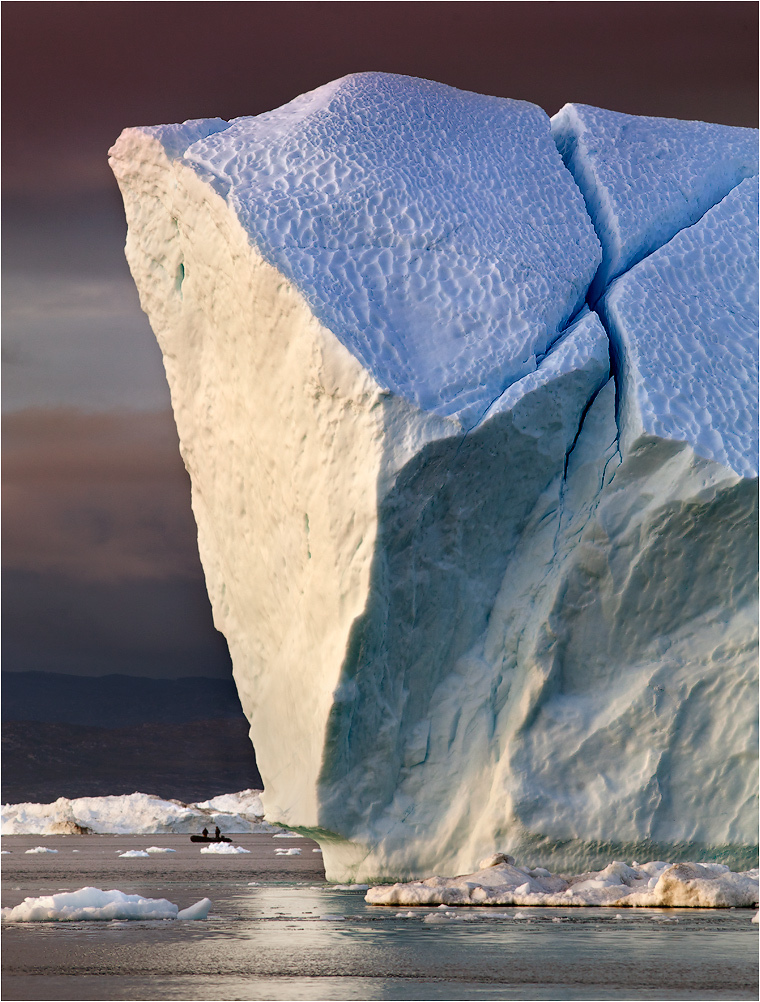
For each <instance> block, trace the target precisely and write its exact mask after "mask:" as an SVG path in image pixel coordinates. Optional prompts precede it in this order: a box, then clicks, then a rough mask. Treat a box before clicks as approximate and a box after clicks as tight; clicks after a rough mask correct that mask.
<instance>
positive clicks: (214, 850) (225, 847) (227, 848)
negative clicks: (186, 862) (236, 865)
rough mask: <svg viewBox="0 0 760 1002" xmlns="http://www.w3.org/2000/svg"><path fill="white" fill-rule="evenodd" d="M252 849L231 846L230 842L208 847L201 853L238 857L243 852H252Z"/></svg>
mask: <svg viewBox="0 0 760 1002" xmlns="http://www.w3.org/2000/svg"><path fill="white" fill-rule="evenodd" d="M250 851H251V850H250V849H244V848H243V847H242V845H230V843H229V842H220V843H219V845H206V846H204V847H203V848H202V849H201V852H205V853H210V854H212V855H214V856H237V855H239V854H240V853H243V852H248V853H249V852H250Z"/></svg>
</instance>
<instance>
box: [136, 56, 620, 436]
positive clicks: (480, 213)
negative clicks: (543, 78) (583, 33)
mask: <svg viewBox="0 0 760 1002" xmlns="http://www.w3.org/2000/svg"><path fill="white" fill-rule="evenodd" d="M547 126H548V119H547V116H546V115H545V113H544V112H543V111H542V110H541V109H540V108H537V107H536V106H535V105H532V104H528V103H527V102H524V101H509V100H505V99H502V98H496V97H487V96H485V95H482V94H473V93H470V92H467V91H460V90H455V89H454V88H451V87H445V86H443V85H441V84H435V83H432V82H430V81H427V80H416V79H413V78H410V77H401V76H394V75H391V74H384V73H358V74H353V75H351V76H349V77H344V78H343V79H341V80H337V81H334V82H333V83H331V84H327V85H326V86H324V87H321V88H319V89H318V90H316V91H314V92H313V93H311V94H307V95H304V96H303V97H300V98H297V99H296V101H294V102H292V104H291V105H286V106H285V107H284V108H280V109H277V111H274V112H271V113H269V114H264V115H259V116H257V117H254V118H250V117H249V118H238V119H235V121H233V122H231V123H230V124H229V126H228V127H227V128H224V129H222V128H221V127H220V126H219V123H218V120H214V121H213V122H199V123H190V124H185V125H182V126H174V127H172V126H160V127H157V128H156V129H145V130H143V132H144V134H145V135H153V136H155V137H156V138H157V139H159V141H160V142H161V143H162V144H163V145H164V148H165V149H166V150H167V153H168V154H169V155H171V156H179V157H181V161H182V162H183V163H185V164H188V165H189V166H191V167H192V168H193V169H194V170H196V171H198V172H199V174H200V176H201V177H204V178H208V180H209V181H210V183H211V184H212V185H213V187H214V188H215V189H216V190H217V191H218V192H220V193H221V194H222V195H223V196H224V197H225V198H226V199H227V201H228V203H229V205H230V206H231V208H232V209H233V210H234V212H235V214H236V216H237V218H238V219H239V220H240V222H241V223H242V225H243V227H244V229H245V230H246V231H247V232H248V234H249V235H250V237H251V239H252V240H253V242H254V243H255V244H256V246H257V247H258V248H259V249H260V251H261V253H262V255H263V257H264V258H265V260H266V261H268V262H269V263H270V264H273V265H274V266H275V267H276V268H278V270H279V271H281V272H282V274H283V275H285V276H286V277H287V278H288V279H289V280H290V281H292V282H293V283H294V285H295V286H296V287H297V288H298V289H299V291H300V292H301V293H302V294H303V296H304V297H305V299H306V301H307V302H308V304H309V306H310V307H311V309H312V310H313V312H314V315H315V316H316V317H318V318H319V320H320V321H321V322H322V323H323V324H324V325H325V326H326V327H328V328H329V329H330V330H331V331H332V332H333V333H334V334H335V335H336V336H337V337H338V338H339V339H340V341H341V342H342V343H343V344H345V345H346V347H347V348H348V349H349V350H350V351H351V352H352V354H354V355H355V356H356V357H357V358H358V359H359V360H360V361H361V362H362V363H363V364H364V365H365V366H366V368H367V370H368V371H369V372H371V373H372V375H373V377H374V378H375V379H376V380H377V381H378V383H379V384H380V385H381V386H383V387H386V388H388V389H390V390H392V391H394V392H395V393H399V394H401V395H403V396H405V397H407V398H408V399H410V400H412V401H414V402H415V403H416V404H418V405H419V406H420V407H422V408H424V409H427V410H431V411H434V412H435V413H438V414H444V415H457V416H458V417H459V418H460V419H461V420H462V423H463V424H464V425H465V426H466V427H470V426H472V425H473V424H474V423H475V422H476V421H477V420H478V419H479V418H481V417H482V415H483V412H484V411H485V409H486V408H487V406H488V405H489V404H490V402H491V401H492V400H493V399H494V398H495V397H496V396H497V395H498V394H499V393H500V392H501V391H502V390H503V389H504V388H505V387H506V386H508V385H509V384H510V383H512V382H514V380H515V379H517V378H519V377H520V376H521V375H523V374H524V373H526V372H530V371H531V370H532V369H535V368H536V365H537V358H540V357H541V356H543V355H544V353H545V352H546V350H547V348H548V346H549V345H550V343H551V342H552V341H553V340H554V339H555V338H556V337H557V334H558V333H559V331H560V330H561V329H562V328H563V327H564V325H565V324H566V323H567V321H568V320H569V319H570V317H571V316H572V315H573V314H574V313H575V312H577V310H578V308H579V307H580V306H581V305H582V304H583V300H584V296H585V293H586V289H587V287H588V283H589V282H590V280H591V277H592V275H593V273H594V271H595V269H596V266H597V264H598V262H599V260H600V253H599V245H598V241H597V239H596V236H595V234H594V230H593V227H592V226H591V225H590V222H589V219H588V217H587V215H586V212H585V210H584V207H583V200H582V198H580V196H579V192H578V189H577V188H576V186H575V185H574V183H573V181H572V178H571V177H570V176H569V174H568V173H567V171H566V170H565V169H564V168H563V166H562V162H561V160H560V158H559V156H558V154H557V150H556V148H555V145H554V143H553V142H552V139H551V135H550V133H549V130H548V127H547ZM172 129H174V130H176V131H172ZM198 131H202V132H204V133H205V132H209V133H210V134H209V135H208V136H206V137H205V138H201V139H197V140H196V141H194V142H193V141H192V140H193V139H194V137H195V134H196V133H197V132H198ZM185 143H187V144H188V145H187V146H185ZM184 277H185V279H186V278H187V275H185V276H184Z"/></svg>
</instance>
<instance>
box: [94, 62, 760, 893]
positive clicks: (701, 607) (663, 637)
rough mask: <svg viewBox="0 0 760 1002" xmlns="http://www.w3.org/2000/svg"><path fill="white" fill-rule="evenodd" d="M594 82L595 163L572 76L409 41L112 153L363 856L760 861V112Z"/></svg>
mask: <svg viewBox="0 0 760 1002" xmlns="http://www.w3.org/2000/svg"><path fill="white" fill-rule="evenodd" d="M592 110H593V109H592ZM574 114H575V112H573V115H574ZM578 114H580V112H579V113H578ZM584 114H585V115H586V118H585V119H584V121H587V122H589V123H590V122H591V118H592V117H593V116H591V114H590V112H588V114H586V111H584ZM573 115H571V113H570V111H568V110H567V109H565V111H564V112H563V113H562V114H561V115H560V116H558V118H557V119H555V122H554V132H555V137H556V138H557V139H558V140H559V141H560V146H561V147H562V152H563V156H564V157H565V159H566V161H567V163H568V166H569V167H570V168H571V170H572V172H573V175H574V177H575V181H574V180H573V176H571V173H570V172H569V171H568V170H566V169H565V168H564V166H563V165H562V162H561V160H560V158H559V156H558V154H557V153H556V149H555V148H554V147H553V144H552V141H551V126H550V123H549V120H548V119H547V118H546V116H545V115H544V114H543V112H541V111H540V109H536V108H533V107H531V106H530V105H526V104H524V103H520V102H509V101H503V100H497V99H492V98H485V97H482V96H478V95H471V94H463V93H462V92H459V91H454V90H451V89H450V88H446V87H442V86H439V85H435V84H431V83H429V82H425V81H416V80H411V79H409V78H400V77H393V76H385V75H382V74H360V75H358V76H354V77H347V78H345V79H343V80H339V81H335V82H334V83H332V84H329V85H327V86H326V87H324V88H320V89H319V90H317V91H314V92H313V93H311V94H308V95H304V96H303V97H302V98H298V99H297V100H296V101H294V102H292V103H291V104H290V105H287V106H285V108H282V109H278V110H277V111H275V112H272V113H270V114H268V115H263V116H259V117H257V118H255V119H252V118H245V119H239V120H236V121H235V122H233V123H230V125H229V127H226V128H225V127H224V123H220V122H219V121H218V120H216V121H215V122H195V123H186V124H185V125H183V126H176V127H171V126H161V127H159V128H157V129H128V130H126V131H125V132H124V133H123V134H122V136H121V137H120V139H119V140H118V142H117V143H116V145H115V146H114V148H113V150H112V151H111V164H112V167H113V169H114V172H115V174H116V176H117V179H118V181H119V185H120V187H121V190H122V192H123V195H124V202H125V208H126V212H127V219H128V224H129V229H128V237H127V257H128V260H129V263H130V267H131V269H132V273H133V275H134V277H135V281H136V283H137V286H138V289H139V291H140V297H141V303H142V305H143V307H144V309H145V310H146V312H147V313H148V315H149V317H150V320H151V324H152V325H153V328H154V330H155V332H156V335H157V337H158V340H159V342H160V344H161V347H162V350H163V353H164V362H165V366H166V371H167V377H168V380H169V385H170V389H171V393H172V402H173V407H174V413H175V417H176V421H177V428H178V431H179V437H180V443H181V449H182V454H183V458H184V460H185V463H186V466H187V468H188V470H189V473H190V476H191V480H192V484H193V509H194V513H195V516H196V520H197V523H198V541H199V549H200V554H201V559H202V561H203V565H204V571H205V575H206V581H207V585H208V589H209V595H210V598H211V603H212V607H213V610H214V617H215V623H216V625H217V627H218V628H219V629H220V630H222V632H224V634H225V636H226V638H227V641H228V644H229V648H230V652H231V655H232V660H233V666H234V674H235V679H236V683H237V686H238V691H239V693H240V697H241V702H242V705H243V708H244V710H245V713H246V715H247V717H248V719H249V720H250V722H251V734H252V736H253V739H254V741H255V744H256V752H257V761H258V765H259V768H260V769H261V772H262V775H263V776H264V778H265V782H266V792H265V793H264V794H263V795H262V801H263V805H264V808H265V809H266V813H267V817H269V818H270V819H272V820H276V821H277V822H281V823H282V824H285V825H293V826H298V827H300V828H307V829H311V830H312V833H313V834H314V835H315V837H317V838H319V839H320V840H321V844H322V848H323V855H324V860H325V866H326V872H327V875H328V878H329V879H331V880H339V881H341V882H343V881H353V882H357V881H360V882H367V881H369V880H386V879H399V878H401V877H414V876H418V875H420V874H423V873H436V872H437V873H442V872H449V873H463V872H467V871H468V870H471V869H472V868H473V866H474V863H475V861H476V860H478V859H481V858H482V857H484V856H487V855H489V854H493V853H495V852H498V851H500V850H501V849H507V850H509V851H511V852H513V853H515V854H516V855H517V856H518V857H519V858H531V859H534V860H540V861H541V862H542V863H543V864H545V865H547V866H552V867H553V868H554V869H567V870H575V869H582V868H588V867H592V866H593V867H598V866H601V865H604V863H606V862H608V861H609V859H611V858H621V857H627V858H639V859H641V858H647V857H649V858H651V855H652V854H655V855H657V856H660V857H661V858H667V859H671V860H684V859H686V860H689V859H690V860H697V861H698V860H714V859H720V860H722V861H724V862H726V863H728V864H730V865H731V866H732V868H733V870H736V871H738V870H745V869H746V868H747V867H749V866H751V865H754V860H755V859H756V844H757V777H756V758H757V723H756V720H757V689H756V680H757V657H756V649H757V627H756V602H757V583H756V567H755V561H754V558H752V559H748V557H747V555H748V554H755V553H756V552H757V544H756V542H755V541H754V539H755V536H756V527H757V490H756V481H755V480H753V479H751V474H752V471H753V470H754V469H756V466H753V464H752V459H753V453H754V450H755V448H756V447H755V445H754V444H753V441H752V435H753V434H754V429H753V424H752V419H751V417H749V416H748V407H749V405H750V403H751V394H752V392H753V391H754V389H755V383H754V376H753V375H752V373H753V372H754V371H756V370H755V369H753V364H756V363H753V358H754V355H752V352H751V350H750V349H751V346H753V344H754V338H755V337H756V329H755V325H756V314H755V312H754V307H753V302H752V292H751V279H752V275H751V269H752V264H751V256H752V254H754V249H753V246H752V239H753V238H752V236H751V235H750V233H749V224H750V223H751V222H752V220H751V218H750V217H751V216H752V212H753V211H754V210H753V206H752V202H751V195H750V194H748V193H749V190H750V188H751V186H752V183H753V182H752V181H748V180H746V181H743V178H744V177H745V175H746V174H748V173H749V174H751V173H753V171H754V167H751V166H750V167H746V164H745V160H747V156H746V154H747V150H748V144H747V137H748V133H747V132H746V130H731V129H728V130H725V129H723V128H722V127H719V126H718V127H713V126H702V125H700V124H699V123H677V122H676V123H673V122H670V123H665V124H663V122H662V121H661V120H637V119H635V120H630V117H629V116H617V117H616V116H615V115H614V114H612V113H606V112H598V115H597V112H596V111H595V110H594V116H596V117H594V121H595V122H596V121H599V122H602V123H603V124H604V123H606V124H604V129H607V130H608V131H609V130H611V129H613V126H612V125H610V123H612V122H613V121H614V122H617V123H618V124H617V125H615V126H614V128H615V129H617V130H618V131H617V132H616V133H615V136H616V137H617V138H615V139H614V142H612V141H608V138H605V137H606V136H607V132H604V130H602V132H604V135H602V138H601V139H600V142H599V144H598V145H594V143H592V141H591V140H592V138H593V137H592V135H591V132H590V131H589V129H590V126H589V127H585V126H584V129H585V131H584V136H585V137H586V138H585V139H584V140H583V142H580V141H578V142H575V141H574V140H572V139H567V141H565V140H563V139H562V135H565V133H563V132H562V130H561V128H560V125H561V122H562V121H565V120H567V121H569V120H570V119H571V118H573ZM563 116H564V117H563ZM605 116H607V117H605ZM623 119H625V120H626V121H623ZM573 121H576V124H577V121H579V119H577V115H576V118H574V119H573ZM594 127H595V128H596V126H594ZM569 128H570V126H569V125H568V129H569ZM172 129H174V131H172ZM613 131H614V130H613ZM204 133H205V135H204ZM610 134H611V133H610ZM567 135H569V133H567ZM626 137H628V138H627V139H626ZM631 137H633V138H631ZM636 137H638V138H636ZM646 137H649V138H646ZM752 137H753V139H752V141H753V143H754V134H752ZM634 139H635V141H634ZM628 140H630V142H628ZM610 142H612V146H610ZM605 143H606V144H607V146H605V145H604V144H605ZM563 144H564V145H563ZM626 144H627V145H626ZM737 144H738V145H737ZM648 146H656V152H655V153H654V154H652V155H651V156H650V155H649V153H648V152H647V149H648ZM602 147H604V149H608V147H609V149H608V152H606V153H604V156H603V157H601V159H600V158H599V156H601V154H600V155H599V156H597V153H598V152H599V150H601V149H602ZM610 150H611V152H610ZM737 151H738V152H737ZM571 153H572V156H571V155H570V154H571ZM613 154H614V155H613ZM595 157H596V159H594V158H595ZM751 159H752V158H750V160H751ZM747 162H749V161H747ZM658 164H660V166H659V167H658ZM658 172H659V173H658ZM598 177H601V178H602V180H601V181H600V182H599V183H598V184H597V178H598ZM576 181H577V185H576ZM681 182H683V183H681ZM594 185H596V187H594ZM592 189H593V191H594V192H597V195H593V197H592V194H593V192H592ZM581 190H582V191H583V195H581ZM597 196H598V197H597ZM584 197H585V199H586V202H585V205H587V206H588V210H589V212H590V216H589V215H588V214H587V212H586V208H585V205H584ZM595 199H596V200H595ZM637 199H638V200H639V201H638V202H637V201H636V200H637ZM592 219H593V222H594V223H595V224H596V225H597V226H598V227H599V234H600V237H601V239H602V244H603V245H604V246H605V253H607V255H608V258H609V255H610V254H612V253H613V252H614V254H616V255H617V257H615V260H616V261H618V262H620V261H625V262H627V263H624V264H623V265H621V267H624V268H628V269H629V270H628V271H627V272H626V273H625V274H624V275H621V277H620V278H618V279H617V281H615V282H613V283H612V285H611V286H610V287H609V289H607V287H606V285H605V282H606V279H604V280H603V281H602V284H601V285H599V288H598V291H599V293H600V294H601V293H605V295H604V296H603V297H602V298H601V299H600V305H599V310H600V313H599V314H597V313H596V312H591V311H590V310H589V309H588V308H587V307H586V306H584V305H583V303H584V298H585V296H586V294H587V293H588V292H589V283H590V282H591V281H592V276H593V274H594V273H595V271H596V267H597V263H598V261H599V260H600V252H599V251H598V247H597V244H596V237H595V236H594V231H593V225H592ZM618 236H619V237H620V239H619V240H618ZM613 237H614V239H613ZM615 240H618V243H615ZM658 247H659V249H657V248H658ZM616 248H617V249H616ZM626 255H628V256H626ZM631 255H632V256H631ZM644 255H649V256H648V257H647V258H646V260H639V259H640V258H643V256H644ZM732 255H733V258H734V265H733V267H732V266H731V265H730V262H731V260H732ZM635 261H639V263H638V264H637V265H635V266H632V264H633V262H635ZM615 267H617V265H615ZM612 273H613V272H612V271H608V272H599V274H600V275H607V276H609V275H611V274H612ZM590 302H591V303H592V305H596V301H595V299H594V296H593V295H592V296H591V297H590ZM602 307H603V309H602ZM600 314H601V315H600ZM602 319H604V322H605V323H606V324H607V326H608V328H609V330H607V329H605V326H604V324H603V322H602ZM610 344H611V345H612V352H613V353H612V362H613V367H612V373H611V372H610V351H609V348H610ZM611 376H612V378H610V377H611ZM220 806H221V805H220ZM222 827H224V826H222ZM645 853H646V854H647V855H646V856H645V855H644V854H645ZM700 879H701V878H700ZM621 893H622V892H621Z"/></svg>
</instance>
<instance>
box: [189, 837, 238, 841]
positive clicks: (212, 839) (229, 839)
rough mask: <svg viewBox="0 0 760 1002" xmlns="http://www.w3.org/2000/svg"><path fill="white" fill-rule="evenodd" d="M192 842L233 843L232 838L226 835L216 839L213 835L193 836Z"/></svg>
mask: <svg viewBox="0 0 760 1002" xmlns="http://www.w3.org/2000/svg"><path fill="white" fill-rule="evenodd" d="M190 841H191V842H231V841H232V839H231V838H227V836H226V835H220V836H219V838H214V836H213V835H191V836H190Z"/></svg>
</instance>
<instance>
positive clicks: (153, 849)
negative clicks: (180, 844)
mask: <svg viewBox="0 0 760 1002" xmlns="http://www.w3.org/2000/svg"><path fill="white" fill-rule="evenodd" d="M145 851H146V852H151V853H153V852H176V851H177V850H176V849H169V848H167V847H166V846H160V845H149V846H148V848H147V849H146V850H145Z"/></svg>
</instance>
